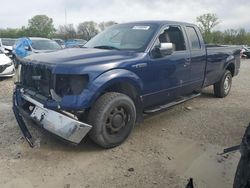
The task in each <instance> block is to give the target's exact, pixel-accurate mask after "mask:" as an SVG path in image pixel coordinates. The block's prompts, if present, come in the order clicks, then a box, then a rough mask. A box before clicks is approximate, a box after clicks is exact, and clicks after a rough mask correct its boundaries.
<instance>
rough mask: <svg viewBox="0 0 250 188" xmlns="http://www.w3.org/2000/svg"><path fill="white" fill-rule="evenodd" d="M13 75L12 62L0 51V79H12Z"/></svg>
mask: <svg viewBox="0 0 250 188" xmlns="http://www.w3.org/2000/svg"><path fill="white" fill-rule="evenodd" d="M14 74H15V67H14V63H13V61H12V60H11V59H10V58H9V57H8V56H6V54H5V53H4V52H3V50H2V49H0V77H12V76H14Z"/></svg>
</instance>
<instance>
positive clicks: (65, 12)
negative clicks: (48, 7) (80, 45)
mask: <svg viewBox="0 0 250 188" xmlns="http://www.w3.org/2000/svg"><path fill="white" fill-rule="evenodd" d="M65 25H67V10H66V8H65Z"/></svg>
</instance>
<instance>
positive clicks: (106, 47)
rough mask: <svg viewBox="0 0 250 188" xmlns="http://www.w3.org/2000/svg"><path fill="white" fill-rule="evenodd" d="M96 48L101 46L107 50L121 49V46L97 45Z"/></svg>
mask: <svg viewBox="0 0 250 188" xmlns="http://www.w3.org/2000/svg"><path fill="white" fill-rule="evenodd" d="M94 48H99V49H107V50H120V49H119V48H116V47H114V46H105V45H103V46H95V47H94Z"/></svg>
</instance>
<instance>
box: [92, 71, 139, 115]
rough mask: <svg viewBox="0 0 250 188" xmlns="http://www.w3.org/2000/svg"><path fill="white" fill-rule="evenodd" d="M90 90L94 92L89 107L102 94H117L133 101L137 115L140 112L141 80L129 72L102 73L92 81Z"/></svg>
mask: <svg viewBox="0 0 250 188" xmlns="http://www.w3.org/2000/svg"><path fill="white" fill-rule="evenodd" d="M90 90H91V91H93V92H94V95H93V97H92V99H91V102H90V106H92V105H93V103H94V102H95V101H96V100H98V98H99V97H100V96H102V95H103V94H104V93H107V92H119V93H122V94H125V95H127V96H129V97H130V98H131V99H132V100H133V101H134V103H135V106H136V109H137V113H138V114H139V113H141V112H142V101H141V97H140V96H141V94H142V90H143V84H142V81H141V79H140V78H139V77H138V76H137V75H136V74H135V73H133V72H131V71H129V70H124V69H114V70H111V71H108V72H105V73H103V74H102V75H100V76H99V77H97V78H96V79H95V80H94V81H93V83H92V84H91V86H90Z"/></svg>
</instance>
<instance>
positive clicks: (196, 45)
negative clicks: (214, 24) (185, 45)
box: [186, 26, 201, 50]
mask: <svg viewBox="0 0 250 188" xmlns="http://www.w3.org/2000/svg"><path fill="white" fill-rule="evenodd" d="M186 30H187V35H188V38H189V41H190V43H191V48H192V49H194V50H195V49H196V50H197V49H201V44H200V40H199V37H198V35H197V32H196V31H195V29H194V27H190V26H187V27H186Z"/></svg>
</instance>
